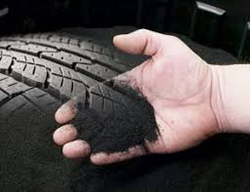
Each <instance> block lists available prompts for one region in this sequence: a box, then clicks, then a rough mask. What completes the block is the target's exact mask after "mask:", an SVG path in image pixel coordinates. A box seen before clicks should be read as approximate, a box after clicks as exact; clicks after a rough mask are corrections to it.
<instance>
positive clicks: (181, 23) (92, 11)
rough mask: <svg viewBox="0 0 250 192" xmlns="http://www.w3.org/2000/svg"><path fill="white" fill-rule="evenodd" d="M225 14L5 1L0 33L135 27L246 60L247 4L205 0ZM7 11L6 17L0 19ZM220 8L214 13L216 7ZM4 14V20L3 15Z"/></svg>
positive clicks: (158, 4)
mask: <svg viewBox="0 0 250 192" xmlns="http://www.w3.org/2000/svg"><path fill="white" fill-rule="evenodd" d="M200 2H204V3H206V4H208V5H212V6H214V7H217V8H220V9H222V10H221V11H222V12H221V13H220V14H215V13H213V11H211V10H210V9H211V8H208V10H203V9H202V8H199V1H194V0H119V1H117V0H105V1H99V0H2V1H0V26H1V30H0V34H1V35H10V34H13V33H30V32H41V31H52V30H57V29H61V28H66V27H89V28H93V27H113V26H135V27H137V28H148V29H152V30H155V31H159V32H174V33H180V34H184V35H187V36H189V37H191V38H192V39H194V40H195V41H197V42H199V43H202V44H205V45H208V46H211V47H219V48H222V49H224V50H227V51H229V52H231V53H233V54H234V55H235V56H237V57H238V58H240V59H242V60H244V61H248V60H249V54H248V53H250V45H249V43H247V42H248V41H250V40H249V38H250V37H249V34H248V33H249V28H248V27H247V22H248V21H249V15H250V6H248V4H249V3H248V0H201V1H200ZM6 8H7V9H8V13H7V14H1V11H2V10H4V9H5V10H6ZM212 9H216V8H212ZM1 15H2V16H1Z"/></svg>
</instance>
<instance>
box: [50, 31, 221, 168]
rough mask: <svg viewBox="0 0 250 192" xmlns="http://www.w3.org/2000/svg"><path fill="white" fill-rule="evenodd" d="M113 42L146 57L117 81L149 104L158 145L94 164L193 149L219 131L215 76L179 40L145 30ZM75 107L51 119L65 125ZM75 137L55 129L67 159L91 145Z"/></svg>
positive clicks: (96, 157) (101, 157) (70, 130)
mask: <svg viewBox="0 0 250 192" xmlns="http://www.w3.org/2000/svg"><path fill="white" fill-rule="evenodd" d="M114 44H115V45H116V46H117V47H118V48H119V49H121V50H123V51H125V52H127V53H130V54H144V55H147V56H150V58H149V59H148V60H147V61H145V62H144V63H142V64H141V65H139V66H138V67H136V68H134V69H132V70H131V71H129V72H127V73H126V74H124V75H121V76H120V77H118V78H121V79H122V80H123V81H124V80H125V81H126V80H127V82H128V83H130V86H131V87H132V88H134V89H136V90H139V91H140V93H141V94H142V95H143V96H144V97H145V98H146V99H147V100H148V102H149V103H150V104H151V105H152V107H153V109H154V114H155V119H156V122H157V125H158V129H159V134H158V139H157V141H154V142H149V141H147V140H145V146H146V147H147V150H146V151H144V150H142V149H141V148H140V147H133V148H131V149H129V150H128V151H126V152H121V153H113V154H106V153H103V152H101V153H97V154H92V155H91V157H90V158H91V161H92V162H93V163H95V164H109V163H114V162H118V161H123V160H126V159H130V158H133V157H136V156H141V155H145V154H152V153H173V152H178V151H181V150H184V149H187V148H190V147H193V146H196V145H198V144H199V143H201V142H202V141H203V140H205V139H206V138H208V137H210V136H212V135H214V134H216V133H219V132H220V129H219V120H218V115H217V113H216V107H215V106H214V105H213V103H214V101H213V100H214V95H216V94H217V92H216V90H217V88H216V87H215V86H216V85H215V84H214V83H213V79H215V78H216V77H215V76H216V73H214V71H213V70H212V67H211V66H210V65H208V64H207V63H206V62H205V61H203V60H202V59H201V58H200V57H199V56H197V55H196V54H195V53H194V52H193V51H192V50H191V49H189V48H188V47H187V46H186V45H185V44H184V43H183V42H182V41H181V40H179V39H178V38H176V37H173V36H169V35H163V34H159V33H155V32H151V31H148V30H138V31H136V32H133V33H131V34H128V35H119V36H116V37H115V38H114ZM75 113H76V112H75V109H74V108H72V107H70V106H63V112H62V109H59V110H58V111H57V113H56V120H57V122H58V123H60V124H64V123H66V122H68V121H69V120H72V119H73V118H74V117H75ZM76 138H77V131H76V129H75V128H74V127H72V126H70V125H66V126H63V127H61V128H59V129H58V130H57V131H56V132H55V133H54V140H55V142H56V143H57V144H59V145H64V147H63V153H64V155H65V156H67V157H71V158H74V157H81V156H87V155H89V154H90V151H91V149H90V146H89V145H88V144H87V143H86V142H83V141H81V140H75V139H76Z"/></svg>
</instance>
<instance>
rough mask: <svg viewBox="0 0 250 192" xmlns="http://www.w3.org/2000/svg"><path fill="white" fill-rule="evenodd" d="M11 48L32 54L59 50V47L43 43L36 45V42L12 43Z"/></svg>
mask: <svg viewBox="0 0 250 192" xmlns="http://www.w3.org/2000/svg"><path fill="white" fill-rule="evenodd" d="M10 49H11V50H17V51H22V52H27V53H32V54H39V53H40V52H57V49H54V48H51V47H45V46H42V45H34V44H27V45H11V46H10Z"/></svg>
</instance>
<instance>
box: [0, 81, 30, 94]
mask: <svg viewBox="0 0 250 192" xmlns="http://www.w3.org/2000/svg"><path fill="white" fill-rule="evenodd" d="M6 77H7V76H6ZM0 87H1V89H2V90H4V91H5V92H6V93H7V94H8V95H9V96H13V95H16V94H19V93H22V92H25V91H27V90H29V89H31V88H30V87H29V86H27V85H25V84H23V83H21V82H18V81H16V80H14V79H12V78H6V79H4V80H2V81H0Z"/></svg>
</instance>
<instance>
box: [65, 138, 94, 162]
mask: <svg viewBox="0 0 250 192" xmlns="http://www.w3.org/2000/svg"><path fill="white" fill-rule="evenodd" d="M63 155H64V156H65V157H67V158H79V157H86V156H89V155H90V146H89V144H88V143H86V142H85V141H83V140H75V141H72V142H69V143H67V144H65V145H64V146H63Z"/></svg>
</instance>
